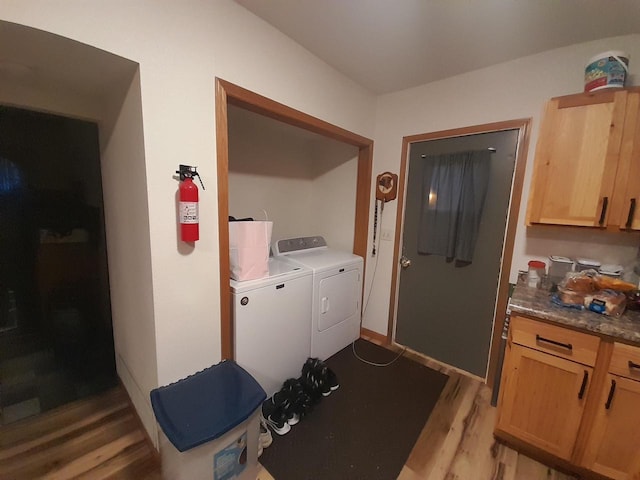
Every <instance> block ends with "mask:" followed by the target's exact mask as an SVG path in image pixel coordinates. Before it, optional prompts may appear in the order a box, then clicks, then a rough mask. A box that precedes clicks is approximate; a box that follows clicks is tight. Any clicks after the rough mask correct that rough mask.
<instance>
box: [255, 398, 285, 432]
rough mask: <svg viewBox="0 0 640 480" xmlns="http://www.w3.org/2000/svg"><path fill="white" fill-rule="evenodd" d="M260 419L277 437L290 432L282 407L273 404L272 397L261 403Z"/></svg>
mask: <svg viewBox="0 0 640 480" xmlns="http://www.w3.org/2000/svg"><path fill="white" fill-rule="evenodd" d="M262 417H263V418H264V419H265V422H266V424H267V425H268V426H269V428H270V429H271V430H273V431H274V432H276V433H277V434H278V435H284V434H285V433H287V432H288V431H289V430H291V426H290V425H289V424H288V423H287V416H286V414H285V412H284V409H283V408H282V406H280V405H276V404H274V403H273V397H270V398H267V399H266V400H265V401H264V402H262Z"/></svg>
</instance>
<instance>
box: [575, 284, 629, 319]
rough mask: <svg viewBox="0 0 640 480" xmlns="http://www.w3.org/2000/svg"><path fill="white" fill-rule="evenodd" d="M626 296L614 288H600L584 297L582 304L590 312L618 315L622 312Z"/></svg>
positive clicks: (625, 303)
mask: <svg viewBox="0 0 640 480" xmlns="http://www.w3.org/2000/svg"><path fill="white" fill-rule="evenodd" d="M626 305H627V297H626V295H625V294H624V293H620V292H616V291H614V290H600V291H598V292H595V293H593V294H588V295H586V296H585V297H584V306H585V307H586V308H587V309H589V310H591V311H592V312H596V313H602V314H604V315H610V316H612V317H619V316H620V315H622V314H623V313H624V309H625V307H626Z"/></svg>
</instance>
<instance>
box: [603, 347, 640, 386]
mask: <svg viewBox="0 0 640 480" xmlns="http://www.w3.org/2000/svg"><path fill="white" fill-rule="evenodd" d="M609 372H610V373H612V374H614V375H620V376H621V377H626V378H631V379H633V380H640V348H639V347H633V346H631V345H625V344H624V343H614V344H613V354H612V355H611V363H610V364H609Z"/></svg>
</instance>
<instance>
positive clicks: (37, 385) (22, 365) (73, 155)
mask: <svg viewBox="0 0 640 480" xmlns="http://www.w3.org/2000/svg"><path fill="white" fill-rule="evenodd" d="M116 383H117V377H116V373H115V361H114V352H113V333H112V326H111V311H110V300H109V280H108V270H107V253H106V245H105V232H104V214H103V203H102V185H101V177H100V155H99V147H98V127H97V125H96V124H94V123H91V122H86V121H81V120H75V119H70V118H66V117H61V116H55V115H49V114H44V113H38V112H33V111H28V110H22V109H17V108H12V107H6V106H0V408H1V409H2V410H1V411H2V416H1V421H0V424H7V423H11V422H14V421H17V420H20V419H21V418H25V417H27V416H31V415H35V414H38V413H40V412H44V411H46V410H50V409H52V408H55V407H57V406H59V405H62V404H64V403H67V402H70V401H73V400H76V399H78V398H82V397H84V396H87V395H90V394H94V393H96V392H99V391H101V390H103V389H105V388H107V387H111V386H113V385H115V384H116Z"/></svg>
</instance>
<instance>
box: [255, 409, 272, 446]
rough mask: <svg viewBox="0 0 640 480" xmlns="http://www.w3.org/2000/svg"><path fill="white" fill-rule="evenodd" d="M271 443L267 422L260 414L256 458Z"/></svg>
mask: <svg viewBox="0 0 640 480" xmlns="http://www.w3.org/2000/svg"><path fill="white" fill-rule="evenodd" d="M272 443H273V436H271V430H269V428H268V427H267V421H266V420H265V419H264V417H263V416H262V414H260V435H259V436H258V456H260V455H262V451H263V450H264V449H265V448H267V447H268V446H269V445H271V444H272Z"/></svg>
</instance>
